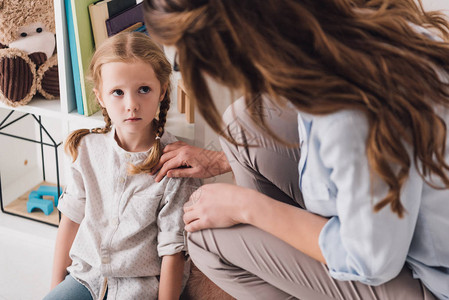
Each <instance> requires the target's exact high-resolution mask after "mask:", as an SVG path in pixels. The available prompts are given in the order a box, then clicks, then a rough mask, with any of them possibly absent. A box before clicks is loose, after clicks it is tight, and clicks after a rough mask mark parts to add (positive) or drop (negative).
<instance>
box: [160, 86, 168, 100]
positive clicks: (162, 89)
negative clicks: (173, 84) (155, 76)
mask: <svg viewBox="0 0 449 300" xmlns="http://www.w3.org/2000/svg"><path fill="white" fill-rule="evenodd" d="M167 87H168V83H166V84H164V85H162V86H161V96H160V97H159V102H162V100H164V98H165V94H166V93H167Z"/></svg>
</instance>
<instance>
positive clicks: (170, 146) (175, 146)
mask: <svg viewBox="0 0 449 300" xmlns="http://www.w3.org/2000/svg"><path fill="white" fill-rule="evenodd" d="M183 146H187V144H186V143H184V142H181V141H177V142H174V143H171V144H168V145H167V146H165V148H164V150H163V151H162V152H163V153H169V152H171V151H174V150H177V149H179V148H181V147H183Z"/></svg>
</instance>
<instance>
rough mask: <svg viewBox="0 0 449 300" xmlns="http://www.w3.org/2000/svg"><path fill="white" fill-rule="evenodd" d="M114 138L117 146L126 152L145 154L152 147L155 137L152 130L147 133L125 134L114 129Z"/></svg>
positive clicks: (145, 131)
mask: <svg viewBox="0 0 449 300" xmlns="http://www.w3.org/2000/svg"><path fill="white" fill-rule="evenodd" d="M114 138H115V140H116V142H117V144H118V145H119V146H120V147H121V148H122V149H124V150H126V151H128V152H145V151H147V150H149V149H150V148H151V147H152V146H153V144H154V141H155V138H156V135H155V133H154V131H153V130H152V128H150V129H149V130H148V131H147V130H144V131H141V132H127V133H123V132H120V131H119V130H117V129H116V130H115V136H114Z"/></svg>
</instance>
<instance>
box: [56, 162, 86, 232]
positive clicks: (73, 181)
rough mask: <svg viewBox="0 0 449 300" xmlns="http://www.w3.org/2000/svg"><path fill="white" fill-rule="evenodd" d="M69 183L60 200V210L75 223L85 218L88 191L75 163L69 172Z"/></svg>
mask: <svg viewBox="0 0 449 300" xmlns="http://www.w3.org/2000/svg"><path fill="white" fill-rule="evenodd" d="M68 182H69V185H68V186H67V187H66V189H65V190H64V192H63V194H62V195H61V197H60V199H59V202H58V210H59V211H60V212H61V213H62V214H64V215H65V216H66V217H68V218H69V219H70V220H72V221H73V222H75V223H78V224H80V223H81V221H82V220H83V219H84V213H85V205H86V192H85V189H84V183H83V177H82V175H81V173H80V172H79V171H78V170H77V169H76V166H75V165H72V166H71V167H70V170H69V172H68Z"/></svg>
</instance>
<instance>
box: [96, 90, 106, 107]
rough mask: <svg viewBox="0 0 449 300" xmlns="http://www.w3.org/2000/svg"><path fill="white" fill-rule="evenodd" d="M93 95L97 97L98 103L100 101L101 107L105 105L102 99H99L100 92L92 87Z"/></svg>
mask: <svg viewBox="0 0 449 300" xmlns="http://www.w3.org/2000/svg"><path fill="white" fill-rule="evenodd" d="M94 93H95V97H96V98H97V101H98V103H100V105H101V107H105V106H104V103H103V100H102V99H101V93H100V91H98V90H97V89H95V88H94Z"/></svg>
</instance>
